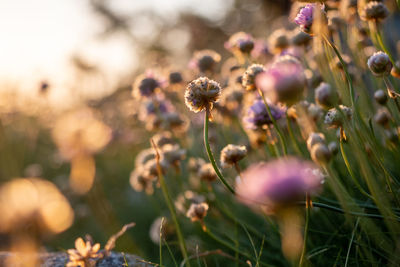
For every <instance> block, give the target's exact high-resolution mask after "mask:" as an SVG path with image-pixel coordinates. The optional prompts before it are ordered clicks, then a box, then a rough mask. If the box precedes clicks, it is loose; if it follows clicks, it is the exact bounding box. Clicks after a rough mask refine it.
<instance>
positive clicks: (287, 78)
mask: <svg viewBox="0 0 400 267" xmlns="http://www.w3.org/2000/svg"><path fill="white" fill-rule="evenodd" d="M306 82H307V79H306V77H305V75H304V69H303V67H302V66H301V63H300V62H299V61H298V60H297V59H296V58H295V57H292V56H289V55H286V56H283V57H280V58H278V60H277V61H276V62H275V63H274V64H273V65H272V66H271V67H270V68H269V69H268V70H267V71H265V72H264V73H261V74H260V75H258V76H257V78H256V86H257V87H258V88H260V89H261V90H263V91H264V93H265V95H266V97H268V99H269V100H271V101H272V103H278V102H280V103H284V104H286V105H292V104H295V103H297V102H298V101H299V100H301V99H302V97H303V93H304V88H305V86H306Z"/></svg>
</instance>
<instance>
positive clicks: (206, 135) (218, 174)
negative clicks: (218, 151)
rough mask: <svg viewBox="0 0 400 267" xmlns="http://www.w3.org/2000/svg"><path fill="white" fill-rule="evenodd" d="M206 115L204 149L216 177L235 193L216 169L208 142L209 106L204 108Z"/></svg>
mask: <svg viewBox="0 0 400 267" xmlns="http://www.w3.org/2000/svg"><path fill="white" fill-rule="evenodd" d="M205 112H206V115H205V118H204V145H205V146H206V151H207V155H208V158H209V159H210V162H211V165H212V166H213V168H214V171H215V173H216V174H217V176H218V179H219V180H220V181H221V182H222V183H223V184H224V185H225V187H226V188H227V189H228V190H229V191H230V192H231V193H232V194H235V190H234V189H233V188H232V187H231V186H230V185H229V184H228V182H227V181H226V180H225V178H224V176H223V175H222V174H221V172H220V171H219V169H218V166H217V163H216V162H215V159H214V156H213V153H212V151H211V148H210V143H209V142H208V121H209V119H210V110H209V108H206V111H205Z"/></svg>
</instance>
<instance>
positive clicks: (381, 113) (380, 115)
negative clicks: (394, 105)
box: [374, 109, 391, 127]
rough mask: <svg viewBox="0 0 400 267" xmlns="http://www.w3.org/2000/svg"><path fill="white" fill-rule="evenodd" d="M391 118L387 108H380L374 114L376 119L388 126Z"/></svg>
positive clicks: (377, 121) (380, 123)
mask: <svg viewBox="0 0 400 267" xmlns="http://www.w3.org/2000/svg"><path fill="white" fill-rule="evenodd" d="M390 120H391V116H390V114H389V112H388V111H387V110H386V109H379V110H378V112H377V113H376V114H375V116H374V121H375V122H376V123H377V124H379V125H381V126H383V127H387V126H388V123H389V121H390Z"/></svg>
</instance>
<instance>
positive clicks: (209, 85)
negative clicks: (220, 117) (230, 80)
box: [185, 77, 221, 113]
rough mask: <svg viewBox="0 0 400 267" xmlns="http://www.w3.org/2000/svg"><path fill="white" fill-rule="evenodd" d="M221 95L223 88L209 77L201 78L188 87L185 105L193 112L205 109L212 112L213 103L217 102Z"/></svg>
mask: <svg viewBox="0 0 400 267" xmlns="http://www.w3.org/2000/svg"><path fill="white" fill-rule="evenodd" d="M220 95H221V86H220V85H219V84H218V83H217V82H216V81H213V80H210V79H208V78H207V77H200V78H198V79H196V80H193V81H191V82H190V83H189V84H188V86H187V87H186V91H185V103H186V106H187V107H188V108H189V109H190V110H191V111H193V112H196V113H197V112H200V111H203V110H205V109H209V110H211V109H212V107H213V103H214V102H217V101H218V99H219V96H220Z"/></svg>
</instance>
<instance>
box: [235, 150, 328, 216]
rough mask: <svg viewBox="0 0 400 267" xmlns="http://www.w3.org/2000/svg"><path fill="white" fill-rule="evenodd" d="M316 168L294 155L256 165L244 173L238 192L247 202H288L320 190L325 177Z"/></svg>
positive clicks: (274, 204) (238, 185)
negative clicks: (317, 172) (315, 170)
mask: <svg viewBox="0 0 400 267" xmlns="http://www.w3.org/2000/svg"><path fill="white" fill-rule="evenodd" d="M314 169H316V167H315V166H314V164H313V163H311V162H308V161H302V160H300V159H297V158H291V157H289V158H285V159H277V160H274V161H271V162H268V163H259V164H253V165H251V166H250V167H249V168H248V169H247V170H245V171H244V172H243V173H242V181H241V182H238V183H237V185H236V192H237V194H238V196H239V198H240V199H241V200H243V201H244V202H245V203H247V204H260V203H262V204H265V205H267V206H270V207H271V208H272V209H274V208H275V207H278V206H282V205H288V204H291V203H292V202H293V201H297V200H299V199H302V198H304V197H305V195H306V194H315V193H317V192H318V191H319V190H320V189H321V186H322V177H321V176H320V175H317V174H316V172H313V170H314Z"/></svg>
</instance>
